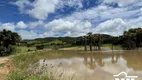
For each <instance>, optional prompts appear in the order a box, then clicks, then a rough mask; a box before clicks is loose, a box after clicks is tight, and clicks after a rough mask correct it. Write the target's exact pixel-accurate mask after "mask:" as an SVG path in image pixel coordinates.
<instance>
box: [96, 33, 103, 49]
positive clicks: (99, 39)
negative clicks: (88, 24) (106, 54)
mask: <svg viewBox="0 0 142 80" xmlns="http://www.w3.org/2000/svg"><path fill="white" fill-rule="evenodd" d="M94 36H95V44H96V46H97V49H98V50H101V44H102V38H103V36H102V35H101V34H96V35H94Z"/></svg>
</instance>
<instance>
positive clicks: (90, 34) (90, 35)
mask: <svg viewBox="0 0 142 80" xmlns="http://www.w3.org/2000/svg"><path fill="white" fill-rule="evenodd" d="M87 35H88V41H89V46H90V51H92V43H93V34H92V32H89V33H88V34H87Z"/></svg>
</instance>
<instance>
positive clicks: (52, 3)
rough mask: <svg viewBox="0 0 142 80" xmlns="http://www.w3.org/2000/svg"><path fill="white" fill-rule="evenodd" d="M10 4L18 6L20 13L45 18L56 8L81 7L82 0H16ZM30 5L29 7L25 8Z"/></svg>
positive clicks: (40, 18)
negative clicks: (31, 0) (32, 0)
mask: <svg viewBox="0 0 142 80" xmlns="http://www.w3.org/2000/svg"><path fill="white" fill-rule="evenodd" d="M11 4H13V5H16V6H18V7H19V9H20V12H21V13H25V14H29V15H30V16H32V17H34V18H36V19H39V20H45V19H46V18H47V17H48V15H49V14H50V13H54V12H55V11H56V9H62V8H63V7H65V6H70V7H76V8H81V7H83V5H82V0H35V1H34V2H30V1H29V0H17V1H16V2H11ZM26 7H30V8H26Z"/></svg>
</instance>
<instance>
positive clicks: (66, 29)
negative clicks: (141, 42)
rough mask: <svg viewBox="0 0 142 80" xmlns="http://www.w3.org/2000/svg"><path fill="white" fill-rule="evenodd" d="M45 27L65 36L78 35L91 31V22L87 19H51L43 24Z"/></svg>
mask: <svg viewBox="0 0 142 80" xmlns="http://www.w3.org/2000/svg"><path fill="white" fill-rule="evenodd" d="M45 27H46V29H48V30H51V31H53V32H55V33H65V34H64V35H65V36H80V35H85V34H86V33H88V32H90V31H91V28H92V24H91V23H90V22H88V21H85V22H83V21H78V20H75V21H66V20H63V19H58V20H53V21H51V22H49V23H48V24H46V25H45Z"/></svg>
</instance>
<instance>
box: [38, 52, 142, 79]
mask: <svg viewBox="0 0 142 80" xmlns="http://www.w3.org/2000/svg"><path fill="white" fill-rule="evenodd" d="M59 55H60V54H59ZM67 55H68V56H67ZM50 56H51V55H48V58H46V57H45V59H41V60H40V66H43V65H46V66H47V65H50V66H52V67H50V68H47V69H48V71H50V74H51V72H52V73H53V74H54V75H58V74H62V73H63V74H62V77H63V78H65V79H64V80H71V79H72V78H73V79H72V80H115V77H113V75H117V74H118V73H120V72H126V73H128V75H127V76H138V78H136V79H133V80H142V50H130V51H121V50H120V51H113V52H112V51H101V52H99V51H98V52H92V53H90V52H86V53H82V52H77V53H69V52H64V53H62V54H61V55H60V56H59V57H55V56H57V54H56V55H55V56H54V55H52V56H51V57H53V58H50ZM49 58H50V59H49ZM122 75H124V74H122ZM60 76H61V75H60ZM124 78H125V76H124ZM59 80H62V79H59ZM124 80H125V79H124ZM128 80H131V79H128Z"/></svg>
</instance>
